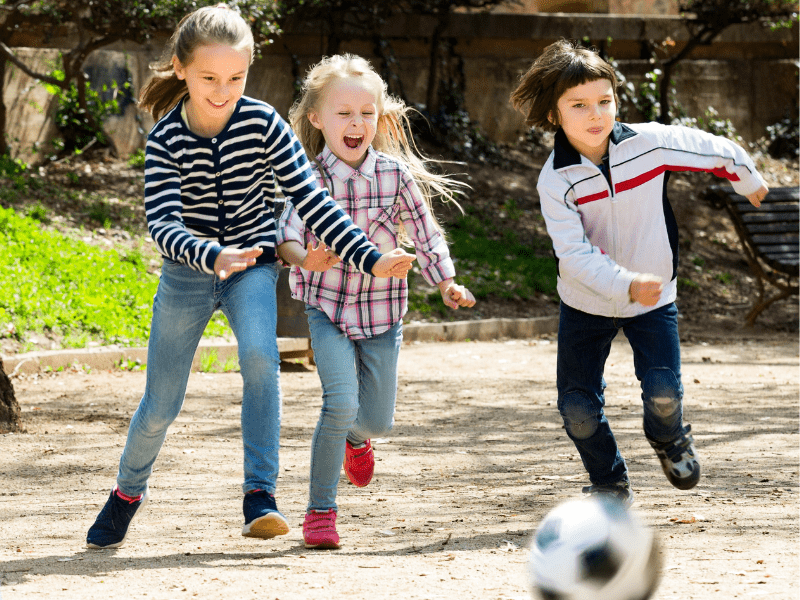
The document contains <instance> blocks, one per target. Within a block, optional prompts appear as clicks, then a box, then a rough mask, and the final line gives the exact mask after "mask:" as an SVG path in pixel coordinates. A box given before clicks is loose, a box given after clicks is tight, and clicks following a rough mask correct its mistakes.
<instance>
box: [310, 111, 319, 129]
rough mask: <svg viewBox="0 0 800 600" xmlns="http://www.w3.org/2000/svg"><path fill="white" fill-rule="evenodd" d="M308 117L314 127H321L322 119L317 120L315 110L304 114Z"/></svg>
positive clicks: (317, 115)
mask: <svg viewBox="0 0 800 600" xmlns="http://www.w3.org/2000/svg"><path fill="white" fill-rule="evenodd" d="M306 116H307V117H308V120H309V122H310V123H311V124H312V125H313V126H314V127H316V128H317V129H322V121H320V120H319V114H317V113H316V112H310V113H308V114H307V115H306Z"/></svg>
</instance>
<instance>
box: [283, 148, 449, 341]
mask: <svg viewBox="0 0 800 600" xmlns="http://www.w3.org/2000/svg"><path fill="white" fill-rule="evenodd" d="M320 166H321V167H322V170H323V171H324V177H323V176H322V174H321V173H320ZM313 167H314V172H315V174H316V176H317V180H318V182H319V183H320V184H321V185H326V186H327V187H328V188H329V190H330V192H331V195H332V196H333V199H334V200H336V202H337V203H338V204H339V206H341V207H342V209H344V211H345V212H346V213H347V214H349V215H350V217H351V218H352V219H353V222H354V223H355V224H356V225H358V226H359V227H360V228H361V229H362V230H363V231H365V232H366V233H367V237H369V239H370V240H371V241H372V242H373V243H374V244H375V245H376V246H377V247H378V249H379V250H380V252H381V253H385V252H390V251H391V250H393V249H394V248H396V247H397V228H398V225H399V224H401V223H402V225H403V227H404V228H405V230H406V232H407V233H408V236H409V237H410V238H411V240H412V241H413V243H414V246H415V248H416V254H417V262H418V263H419V266H420V267H421V269H422V276H423V277H424V278H425V280H426V281H427V282H428V283H429V284H431V285H436V284H438V283H439V282H440V281H444V280H445V279H449V278H451V277H454V276H455V268H454V266H453V261H452V260H451V259H450V252H449V251H448V249H447V244H446V242H445V240H444V237H443V236H442V234H441V233H440V232H439V231H438V230H437V229H436V227H435V225H434V220H433V216H432V215H431V214H430V212H429V211H428V209H427V208H426V206H425V203H424V201H423V199H422V193H421V191H420V189H419V187H417V184H416V183H415V182H414V180H413V179H412V177H411V174H410V173H409V172H408V169H406V167H405V166H404V165H403V164H402V163H400V162H398V161H397V160H395V159H393V158H391V157H389V156H387V155H385V154H381V153H379V152H376V151H375V150H374V149H373V148H372V147H371V146H370V147H369V149H368V151H367V156H366V158H365V159H364V162H363V163H362V165H361V167H359V169H358V170H355V169H353V168H352V167H350V166H349V165H347V164H346V163H345V162H343V161H342V160H340V159H338V158H337V157H336V156H335V155H334V154H333V153H332V152H331V151H330V149H329V148H328V147H327V146H326V147H325V149H324V150H323V151H322V153H321V154H320V155H319V156H318V157H317V164H315V165H313ZM276 235H277V239H276V242H277V244H282V243H283V242H286V241H295V242H299V243H300V244H302V245H303V247H304V248H305V247H307V246H308V243H309V242H313V243H314V244H315V245H316V244H317V239H316V238H315V237H314V236H313V234H312V233H311V232H310V231H308V230H307V229H306V228H305V227H304V226H303V222H302V221H301V220H300V218H299V216H298V215H297V211H296V210H295V208H294V206H292V205H291V204H288V205H287V208H286V210H284V212H283V215H282V216H281V217H280V219H278V224H277V234H276ZM289 286H290V287H291V289H292V297H294V298H296V299H298V300H302V301H303V302H305V303H306V304H308V305H309V306H312V307H314V308H318V309H320V310H322V311H323V312H324V313H325V314H326V315H328V317H329V318H330V319H331V321H332V322H333V323H334V324H335V325H336V326H337V327H339V328H340V329H341V330H342V331H343V332H344V333H345V334H346V335H347V337H349V338H350V339H354V340H357V339H364V338H370V337H374V336H376V335H380V334H381V333H384V332H385V331H388V330H389V329H390V328H391V327H392V326H394V325H395V324H396V323H398V322H399V321H400V320H401V319H402V318H403V315H405V314H406V311H407V310H408V286H407V283H406V280H405V279H397V278H394V277H392V278H377V277H373V276H371V275H365V274H363V273H361V272H359V271H358V270H357V269H354V268H353V267H352V266H351V265H349V264H346V263H344V262H340V263H339V264H337V265H335V266H334V267H332V268H331V269H329V270H327V271H325V272H324V273H319V272H313V271H306V270H304V269H301V268H300V267H297V266H294V267H292V270H291V272H290V274H289Z"/></svg>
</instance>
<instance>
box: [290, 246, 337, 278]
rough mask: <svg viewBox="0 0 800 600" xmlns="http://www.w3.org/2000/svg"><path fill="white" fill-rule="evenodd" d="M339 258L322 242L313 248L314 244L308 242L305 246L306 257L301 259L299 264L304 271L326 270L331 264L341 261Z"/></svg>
mask: <svg viewBox="0 0 800 600" xmlns="http://www.w3.org/2000/svg"><path fill="white" fill-rule="evenodd" d="M341 260H342V259H341V258H339V257H338V256H337V255H336V253H335V252H333V251H332V250H330V249H329V248H328V247H327V246H325V244H323V243H322V242H320V243H319V245H318V246H317V247H316V248H314V244H313V243H311V242H309V243H308V247H307V248H306V257H305V259H304V260H303V264H302V265H300V266H301V267H302V268H303V269H305V270H306V271H319V272H322V271H327V270H328V269H330V268H331V267H332V266H333V265H335V264H337V263H339V262H341Z"/></svg>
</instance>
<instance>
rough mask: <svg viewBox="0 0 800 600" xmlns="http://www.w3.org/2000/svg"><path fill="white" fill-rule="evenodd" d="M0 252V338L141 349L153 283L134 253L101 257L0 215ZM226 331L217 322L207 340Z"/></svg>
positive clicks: (8, 212)
mask: <svg viewBox="0 0 800 600" xmlns="http://www.w3.org/2000/svg"><path fill="white" fill-rule="evenodd" d="M0 246H2V247H3V252H2V253H0V273H2V275H1V276H0V326H1V327H0V330H1V331H2V333H1V334H0V335H3V336H7V337H14V338H16V339H18V340H20V341H25V338H26V336H30V335H31V334H34V333H41V334H45V335H49V336H52V337H59V338H62V339H63V344H64V345H67V346H85V345H86V344H87V343H88V342H89V341H96V342H99V343H103V344H120V345H123V346H129V345H143V344H145V343H146V341H147V338H148V335H149V329H150V312H151V306H152V300H153V295H154V294H155V290H156V287H157V285H158V277H157V276H156V275H153V274H150V273H148V272H147V266H146V264H145V262H144V261H143V260H142V259H141V256H138V257H137V254H136V252H135V251H130V252H128V253H127V254H124V255H123V254H120V253H119V252H116V251H109V250H100V249H98V248H95V247H94V246H91V245H89V244H86V243H84V242H82V241H79V240H73V239H69V238H67V237H64V236H62V235H60V234H58V233H55V232H51V231H47V230H44V229H42V228H41V226H40V224H39V223H38V221H36V220H35V219H32V218H30V217H25V216H22V215H20V214H18V213H17V212H15V211H14V210H13V209H5V208H0ZM34 274H35V275H34ZM228 331H229V330H228V329H227V325H226V322H225V321H224V317H222V316H221V315H219V316H218V318H216V319H215V320H214V321H213V322H212V324H210V325H209V327H208V328H207V330H206V334H207V335H224V334H225V333H226V332H228Z"/></svg>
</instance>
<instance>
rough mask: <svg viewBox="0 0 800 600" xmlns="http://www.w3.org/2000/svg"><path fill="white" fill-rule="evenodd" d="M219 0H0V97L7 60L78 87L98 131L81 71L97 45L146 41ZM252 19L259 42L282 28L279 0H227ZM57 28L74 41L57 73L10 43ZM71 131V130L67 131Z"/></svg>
mask: <svg viewBox="0 0 800 600" xmlns="http://www.w3.org/2000/svg"><path fill="white" fill-rule="evenodd" d="M217 3H218V2H217V0H103V1H100V2H98V1H89V2H75V1H74V0H40V1H38V2H30V1H29V0H0V99H1V98H2V91H3V90H2V86H3V81H4V74H5V68H6V64H7V63H8V62H10V63H12V64H13V65H15V66H16V67H17V68H19V69H20V70H21V71H23V72H24V73H26V74H27V75H29V76H30V77H33V78H35V79H38V80H39V81H42V82H44V83H47V84H49V85H52V86H55V87H56V88H59V89H61V90H64V91H65V92H66V91H68V90H70V89H74V90H75V95H76V99H77V106H78V111H77V112H78V118H79V119H81V120H82V121H83V122H84V123H85V125H86V126H87V127H88V128H89V129H92V130H95V131H99V130H101V128H102V123H97V122H96V120H97V119H96V118H95V117H94V116H93V113H92V111H91V110H89V107H88V106H87V89H88V83H89V82H88V78H87V76H86V74H85V73H84V71H83V65H84V62H85V61H86V58H87V57H88V56H89V55H90V54H91V53H92V52H94V51H95V50H97V49H99V48H102V47H105V46H108V45H110V44H113V43H115V42H119V41H122V40H126V41H132V42H135V43H140V44H141V43H145V42H147V41H148V40H150V39H151V38H152V37H153V35H155V34H157V33H162V32H167V33H171V32H172V31H173V30H174V28H175V26H176V24H177V23H178V21H179V20H180V19H181V18H182V17H183V16H184V15H186V14H188V13H189V12H191V11H193V10H195V9H196V8H198V7H200V6H208V5H213V4H217ZM229 4H230V5H232V6H234V7H235V8H236V9H238V10H239V11H240V13H241V14H242V15H243V16H244V17H245V18H247V19H248V20H249V21H250V25H251V27H252V29H253V34H254V37H255V39H256V44H257V46H258V47H260V46H261V45H262V44H266V43H269V42H270V41H271V40H272V37H273V36H274V35H276V34H277V33H279V29H278V27H277V24H276V17H277V3H276V2H270V1H268V0H234V1H233V2H230V3H229ZM57 28H67V29H68V30H69V31H70V32H71V34H72V35H70V36H69V39H70V40H74V45H73V46H72V47H71V48H69V49H68V50H65V51H64V52H63V53H62V56H61V61H62V68H61V69H59V70H58V72H57V73H56V74H52V73H39V72H36V71H34V70H33V69H32V68H30V67H29V66H28V65H26V64H25V62H24V61H22V60H21V59H20V58H18V57H17V56H16V55H15V54H14V52H13V50H12V49H11V47H10V46H11V44H12V41H13V37H14V35H15V34H16V33H17V32H19V31H26V32H33V33H35V34H36V36H37V39H38V41H39V43H40V44H42V45H44V44H46V43H47V42H48V40H50V39H51V38H52V37H53V34H54V32H55V31H56V30H57ZM5 125H6V110H5V106H4V105H3V104H2V102H0V155H2V154H8V153H9V147H8V141H7V140H6V137H5V131H6V127H5ZM68 134H69V132H68Z"/></svg>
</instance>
